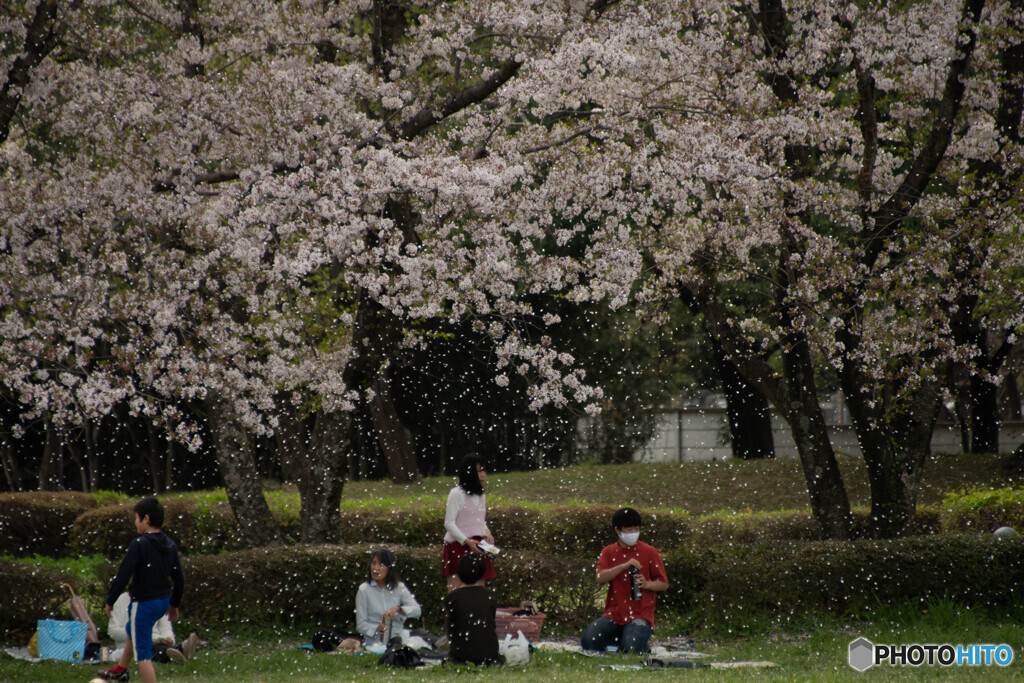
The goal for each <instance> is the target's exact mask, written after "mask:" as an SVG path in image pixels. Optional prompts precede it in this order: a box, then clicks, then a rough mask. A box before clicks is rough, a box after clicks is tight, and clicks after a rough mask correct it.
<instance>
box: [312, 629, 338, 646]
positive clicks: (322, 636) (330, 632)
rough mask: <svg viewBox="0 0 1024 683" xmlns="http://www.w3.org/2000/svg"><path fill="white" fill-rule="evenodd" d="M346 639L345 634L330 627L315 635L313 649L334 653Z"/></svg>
mask: <svg viewBox="0 0 1024 683" xmlns="http://www.w3.org/2000/svg"><path fill="white" fill-rule="evenodd" d="M344 639H345V634H344V633H342V632H341V631H339V630H338V629H336V628H331V627H330V626H328V627H327V628H322V629H320V630H319V631H317V632H316V633H314V634H313V647H314V648H316V649H317V650H319V651H320V652H334V650H335V648H337V647H338V645H340V644H341V641H342V640H344Z"/></svg>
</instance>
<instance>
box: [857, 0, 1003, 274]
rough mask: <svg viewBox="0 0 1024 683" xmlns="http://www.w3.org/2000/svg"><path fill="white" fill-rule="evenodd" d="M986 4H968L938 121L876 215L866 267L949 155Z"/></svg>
mask: <svg viewBox="0 0 1024 683" xmlns="http://www.w3.org/2000/svg"><path fill="white" fill-rule="evenodd" d="M984 6H985V0H964V4H963V10H962V12H961V16H960V26H961V28H960V30H959V31H958V32H957V36H956V40H955V43H954V44H955V45H956V46H957V47H958V50H957V56H956V58H955V59H952V60H951V61H950V63H949V70H948V71H947V72H946V83H945V87H944V88H943V92H942V99H941V100H940V101H939V104H938V107H937V108H936V112H937V115H936V119H935V122H934V124H932V129H931V131H930V132H929V134H928V139H927V141H926V142H925V145H924V147H923V148H922V149H921V152H920V153H919V154H918V155H917V158H916V159H914V162H913V164H912V165H911V167H910V169H909V170H908V171H907V173H906V176H905V177H904V178H903V182H902V183H900V186H899V188H897V190H896V191H895V192H894V193H893V194H892V196H891V197H889V199H888V200H887V201H886V202H885V203H884V204H883V205H882V206H880V207H879V208H878V210H877V211H875V212H874V214H873V215H872V218H873V219H874V223H875V226H874V229H873V231H872V233H871V234H870V235H869V236H868V238H867V240H866V241H865V244H864V259H863V261H864V265H866V266H869V267H870V266H871V265H873V264H874V263H875V261H876V260H877V259H878V257H879V255H880V254H881V253H882V250H883V249H884V247H885V243H886V241H887V240H888V238H889V237H891V236H892V235H893V234H894V233H895V231H896V229H897V228H898V227H899V224H900V222H901V221H902V220H903V219H904V218H905V217H906V216H907V214H908V213H909V212H910V210H911V209H912V208H913V207H914V206H915V205H916V204H917V203H918V202H919V201H920V200H921V197H922V195H923V194H924V190H925V188H926V187H927V186H928V183H930V182H931V180H932V177H933V176H934V175H935V171H936V170H937V169H938V167H939V162H940V161H942V158H943V156H944V155H945V153H946V148H947V147H948V146H949V142H950V140H951V138H952V136H953V122H954V121H955V120H956V116H957V114H958V113H959V112H960V106H961V103H962V102H963V97H964V91H965V85H964V79H965V78H966V77H967V68H968V64H969V63H970V60H971V56H972V55H973V54H974V48H975V46H976V45H977V33H978V32H977V25H978V21H979V19H980V17H981V10H982V9H983V8H984Z"/></svg>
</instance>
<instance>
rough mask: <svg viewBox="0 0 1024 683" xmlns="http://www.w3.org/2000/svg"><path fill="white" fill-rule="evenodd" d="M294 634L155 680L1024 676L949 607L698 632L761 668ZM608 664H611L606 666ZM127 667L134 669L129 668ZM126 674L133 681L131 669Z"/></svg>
mask: <svg viewBox="0 0 1024 683" xmlns="http://www.w3.org/2000/svg"><path fill="white" fill-rule="evenodd" d="M859 636H864V637H866V638H868V639H869V640H871V641H872V642H874V643H880V644H881V643H884V644H911V643H920V644H928V643H936V644H942V643H950V644H981V643H991V644H1000V643H1007V644H1010V645H1012V646H1014V648H1015V649H1016V652H1015V661H1014V662H1013V664H1011V665H1010V666H1009V667H1006V668H1000V667H994V666H993V667H950V668H943V667H941V666H920V667H910V666H907V667H890V666H886V667H884V668H883V667H881V666H880V667H876V668H873V669H870V670H869V671H868V672H865V673H858V672H857V671H854V670H853V669H851V668H850V667H849V665H848V663H847V653H848V648H849V643H850V642H851V641H853V640H855V639H856V638H857V637H859ZM299 642H301V634H292V635H289V634H287V633H279V634H276V635H266V634H264V635H260V634H254V633H246V634H242V635H236V636H223V637H221V638H218V639H216V640H214V641H213V642H212V643H211V645H210V646H209V647H206V648H204V649H202V650H200V652H199V653H198V655H197V656H196V657H195V658H194V659H193V660H190V661H189V662H187V663H186V664H184V665H181V666H178V665H174V664H166V665H158V669H157V670H158V677H159V678H160V680H162V681H210V682H216V683H228V682H231V683H235V682H252V683H273V682H278V681H279V682H285V681H288V682H294V681H311V682H320V681H324V682H326V681H354V680H364V679H367V678H372V677H375V676H376V677H380V676H387V678H388V679H389V680H395V681H435V680H436V681H446V680H467V677H468V680H480V681H537V680H552V681H627V680H635V679H636V678H637V677H638V676H642V677H643V679H642V680H651V681H654V680H657V681H661V680H687V681H716V682H718V681H747V680H757V681H821V680H828V681H856V680H866V678H865V677H870V678H871V679H872V680H883V679H884V680H887V681H888V680H908V681H910V680H912V681H917V680H939V679H941V680H982V678H984V679H986V680H1010V679H1021V678H1024V663H1022V661H1021V660H1024V652H1022V651H1021V650H1020V644H1021V643H1024V626H1022V625H1021V624H1020V622H1019V621H1018V622H1017V623H1014V624H999V623H996V622H995V621H993V620H991V619H990V618H987V617H977V616H974V615H970V614H967V615H964V614H960V615H953V616H952V618H949V615H945V616H938V617H930V616H929V615H927V614H921V615H910V616H907V615H900V614H898V613H890V614H889V615H887V618H883V619H882V620H881V623H869V622H860V623H854V624H849V623H848V624H840V623H839V622H835V621H834V620H831V619H829V620H827V623H821V624H810V625H806V626H805V627H803V628H796V629H791V630H787V631H779V630H770V631H768V632H766V633H764V634H763V635H761V636H760V637H756V638H755V637H745V638H731V639H730V638H724V639H720V640H698V642H697V645H696V647H697V649H698V650H699V651H700V652H701V653H703V654H704V655H705V656H704V657H702V658H699V659H697V660H696V661H700V662H707V663H716V664H722V663H729V662H738V661H748V662H749V661H758V662H760V661H770V662H772V663H773V664H774V666H772V667H771V668H764V669H753V668H751V669H726V668H706V669H696V670H690V669H664V670H658V671H652V670H645V671H637V670H636V669H635V668H631V667H636V666H637V665H638V664H639V662H640V661H641V660H640V658H639V657H636V656H628V655H605V656H601V657H585V656H582V655H578V654H571V653H547V652H537V653H534V654H533V656H532V658H531V661H530V663H529V664H528V665H525V666H509V667H505V668H501V669H497V668H492V669H482V668H476V667H451V666H448V665H442V666H438V667H435V668H431V669H416V670H411V671H396V670H388V671H387V672H385V671H382V670H381V669H379V668H378V667H377V664H376V662H377V658H376V657H375V656H372V655H362V656H352V655H327V654H322V653H310V652H307V651H303V650H299V649H297V648H296V644H297V643H299ZM613 667H614V668H613ZM95 670H96V669H95V668H94V667H89V666H85V665H75V664H64V663H59V662H35V663H33V662H24V661H18V660H13V659H11V658H10V657H7V656H6V655H0V680H3V681H26V682H27V681H39V682H46V683H62V682H65V681H67V682H69V683H70V682H72V681H74V682H83V683H84V681H87V680H89V678H90V677H91V676H92V674H93V672H94V671H95ZM133 672H134V669H133ZM132 680H133V681H137V680H138V676H137V674H134V673H133V676H132Z"/></svg>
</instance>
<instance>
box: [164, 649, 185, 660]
mask: <svg viewBox="0 0 1024 683" xmlns="http://www.w3.org/2000/svg"><path fill="white" fill-rule="evenodd" d="M167 658H168V659H169V660H171V661H172V662H174V663H175V664H184V663H185V660H186V659H187V658H186V657H185V653H184V652H182V651H181V650H179V649H178V648H176V647H169V648H167Z"/></svg>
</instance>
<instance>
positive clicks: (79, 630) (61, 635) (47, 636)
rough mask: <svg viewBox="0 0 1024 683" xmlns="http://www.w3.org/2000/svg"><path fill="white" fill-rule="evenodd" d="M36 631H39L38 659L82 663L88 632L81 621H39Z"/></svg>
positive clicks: (87, 628) (85, 625) (87, 627)
mask: <svg viewBox="0 0 1024 683" xmlns="http://www.w3.org/2000/svg"><path fill="white" fill-rule="evenodd" d="M36 629H37V630H38V631H39V636H38V643H39V645H38V647H39V658H40V659H60V660H63V661H65V662H81V661H82V658H83V657H84V656H85V634H86V632H87V631H88V630H89V626H88V625H87V624H85V623H83V622H81V621H57V620H56V619H40V620H39V621H38V622H36Z"/></svg>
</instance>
